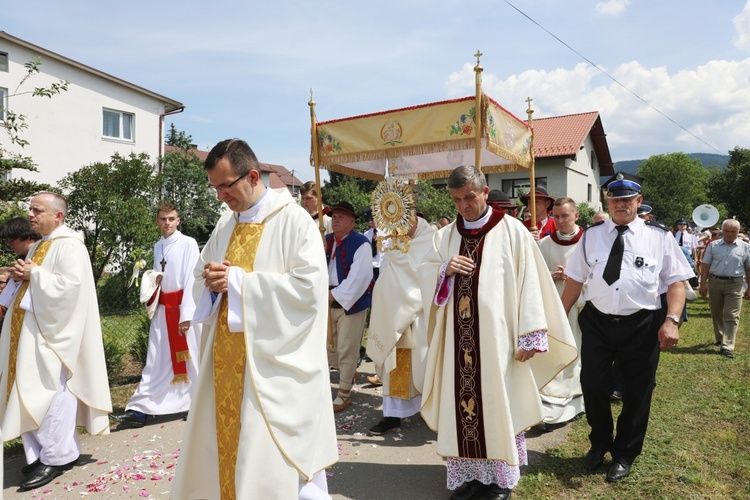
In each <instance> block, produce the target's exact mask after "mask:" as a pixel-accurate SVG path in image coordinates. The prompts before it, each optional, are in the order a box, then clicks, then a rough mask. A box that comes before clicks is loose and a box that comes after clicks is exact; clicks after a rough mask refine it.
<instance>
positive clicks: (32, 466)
mask: <svg viewBox="0 0 750 500" xmlns="http://www.w3.org/2000/svg"><path fill="white" fill-rule="evenodd" d="M41 463H42V462H40V461H39V459H38V458H37V459H36V460H34V461H33V462H31V463H30V464H29V465H24V466H23V468H21V474H23V475H24V476H28V475H29V474H31V471H33V470H34V469H36V468H37V466H38V465H39V464H41Z"/></svg>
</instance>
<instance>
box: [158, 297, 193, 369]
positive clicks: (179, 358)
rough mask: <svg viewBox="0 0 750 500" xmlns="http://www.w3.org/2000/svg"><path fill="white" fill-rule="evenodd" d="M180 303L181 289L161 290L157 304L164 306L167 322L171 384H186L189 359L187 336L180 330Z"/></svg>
mask: <svg viewBox="0 0 750 500" xmlns="http://www.w3.org/2000/svg"><path fill="white" fill-rule="evenodd" d="M181 303H182V290H177V291H176V292H161V293H160V294H159V304H161V305H163V306H164V315H165V318H166V322H167V338H168V339H169V354H170V355H171V357H172V373H174V378H173V379H172V383H173V384H186V383H187V382H188V376H187V363H185V362H186V361H187V360H189V359H190V351H189V350H188V344H187V337H186V336H185V334H184V333H183V332H181V331H180V304H181Z"/></svg>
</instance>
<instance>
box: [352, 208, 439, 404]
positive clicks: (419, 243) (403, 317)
mask: <svg viewBox="0 0 750 500" xmlns="http://www.w3.org/2000/svg"><path fill="white" fill-rule="evenodd" d="M415 217H416V216H415ZM411 230H412V231H413V234H410V236H411V239H410V240H409V250H408V251H407V252H402V251H400V250H398V249H391V250H389V251H388V252H386V254H385V257H384V259H383V263H382V265H381V267H380V277H379V278H378V280H377V281H376V282H375V288H374V289H373V292H372V313H371V315H370V329H369V331H368V334H367V355H368V356H370V358H371V359H372V360H373V362H374V363H375V369H376V371H377V373H378V375H379V376H380V378H381V380H382V381H383V416H384V417H386V418H388V417H391V418H404V417H410V416H412V415H415V414H416V413H419V410H420V407H421V394H422V383H423V381H424V360H425V357H426V356H427V336H426V333H425V322H424V310H423V304H422V294H421V290H420V288H419V277H418V275H417V267H418V266H419V264H421V263H422V259H423V257H424V256H425V255H426V254H427V252H428V251H430V250H431V249H432V238H433V237H434V235H435V231H434V230H433V229H432V227H430V225H429V224H428V223H427V221H426V220H424V219H423V218H421V217H416V220H415V222H414V225H413V226H412V229H411Z"/></svg>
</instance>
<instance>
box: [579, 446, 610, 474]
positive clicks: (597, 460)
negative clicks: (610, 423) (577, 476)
mask: <svg viewBox="0 0 750 500" xmlns="http://www.w3.org/2000/svg"><path fill="white" fill-rule="evenodd" d="M605 453H607V452H606V451H602V450H595V449H594V448H591V449H590V450H589V451H588V453H586V454H585V455H584V456H583V467H584V468H585V469H586V470H587V471H589V472H592V471H595V470H596V469H598V468H599V467H601V466H602V464H603V463H604V454H605Z"/></svg>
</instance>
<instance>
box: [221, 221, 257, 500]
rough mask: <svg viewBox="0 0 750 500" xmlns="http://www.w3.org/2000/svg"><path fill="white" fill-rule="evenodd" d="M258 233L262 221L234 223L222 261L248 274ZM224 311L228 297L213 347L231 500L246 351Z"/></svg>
mask: <svg viewBox="0 0 750 500" xmlns="http://www.w3.org/2000/svg"><path fill="white" fill-rule="evenodd" d="M262 233H263V224H249V223H237V225H236V226H235V227H234V231H232V236H231V237H230V239H229V246H228V247H227V252H226V255H225V256H224V260H228V261H229V262H231V263H232V265H233V266H239V267H241V268H242V269H244V270H245V271H246V272H248V273H249V272H252V271H253V264H254V263H255V254H256V252H257V251H258V245H259V244H260V237H261V234H262ZM228 313H229V307H228V299H227V298H226V297H224V300H223V301H222V304H221V306H220V307H219V317H218V319H217V324H216V335H215V337H214V346H213V347H214V348H213V358H214V398H215V405H216V441H217V444H218V448H219V482H220V485H219V486H220V489H221V498H223V499H234V498H236V493H235V479H234V478H235V469H236V466H237V448H238V446H239V442H240V416H241V415H240V412H241V410H242V396H243V393H244V385H245V380H244V377H245V356H246V350H245V333H244V332H230V331H229V326H228V323H227V318H228V315H229V314H228Z"/></svg>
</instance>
